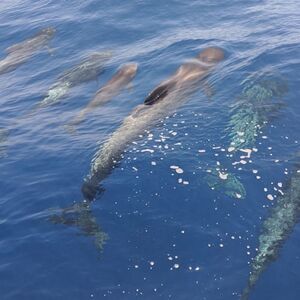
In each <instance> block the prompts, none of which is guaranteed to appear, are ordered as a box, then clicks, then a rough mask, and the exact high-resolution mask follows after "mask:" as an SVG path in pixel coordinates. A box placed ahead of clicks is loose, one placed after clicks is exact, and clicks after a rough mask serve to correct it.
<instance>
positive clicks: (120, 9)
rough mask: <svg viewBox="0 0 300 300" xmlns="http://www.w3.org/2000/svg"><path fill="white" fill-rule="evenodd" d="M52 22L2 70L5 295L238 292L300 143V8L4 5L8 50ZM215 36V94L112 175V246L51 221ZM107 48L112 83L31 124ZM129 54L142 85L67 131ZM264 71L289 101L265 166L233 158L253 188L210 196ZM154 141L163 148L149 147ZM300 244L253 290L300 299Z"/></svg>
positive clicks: (0, 232) (0, 257)
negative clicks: (124, 130) (84, 62)
mask: <svg viewBox="0 0 300 300" xmlns="http://www.w3.org/2000/svg"><path fill="white" fill-rule="evenodd" d="M48 26H52V27H54V28H56V30H57V32H56V34H55V36H54V38H53V39H52V40H51V41H50V42H49V47H50V48H51V51H48V50H47V49H43V50H42V51H39V52H37V54H36V55H35V56H33V57H31V58H30V59H29V60H28V61H27V62H26V63H24V64H22V65H20V66H19V67H18V68H17V69H16V70H14V71H12V72H10V73H6V74H3V75H1V77H0V78H1V80H0V95H1V106H0V115H1V118H0V127H1V128H6V129H7V130H8V131H9V136H8V137H7V140H6V141H3V148H5V149H4V150H3V151H2V149H1V156H2V158H1V159H0V170H1V171H0V189H1V198H0V295H1V296H0V298H1V299H14V300H15V299H22V300H23V299H24V300H27V299H30V300H34V299H39V300H40V299H45V300H48V299H72V300H76V299H80V300H82V299H106V298H107V299H176V300H177V299H179V300H181V299H189V300H191V299H203V300H204V299H205V300H219V299H222V300H223V299H239V294H240V293H241V291H242V290H243V288H244V287H245V286H246V282H247V278H248V275H249V271H250V265H249V262H250V261H251V258H252V257H254V256H255V253H256V251H255V248H256V247H257V244H258V236H259V234H260V232H261V226H262V221H263V219H264V218H265V217H266V216H267V215H268V209H269V208H270V206H271V205H272V204H273V203H275V201H273V202H272V201H269V200H268V199H267V197H266V195H267V194H268V193H266V192H265V191H264V188H267V189H268V191H269V192H270V191H271V194H274V195H275V192H274V191H273V187H274V186H276V184H277V183H278V182H284V181H285V180H287V179H288V178H289V175H290V172H289V170H290V169H291V168H292V163H291V162H290V161H289V159H290V158H291V157H293V156H294V155H295V153H296V152H297V151H298V150H299V143H300V136H299V128H300V127H299V126H300V120H299V117H300V102H299V99H300V91H299V72H300V46H299V43H300V3H299V2H298V1H297V0H292V1H275V0H266V1H241V0H234V1H228V0H224V1H223V0H222V1H217V0H213V1H208V0H205V1H185V2H184V1H138V0H136V1H118V0H116V1H96V0H87V1H79V0H74V1H52V0H47V1H45V0H40V1H32V0H23V1H21V0H4V1H1V3H0V37H1V38H0V41H1V43H0V53H1V58H4V57H5V54H4V51H5V49H6V48H7V47H9V46H11V45H13V44H15V43H18V42H20V41H23V40H24V39H26V38H29V37H30V36H32V35H34V34H35V33H36V32H37V31H39V30H41V29H43V28H45V27H48ZM207 46H218V47H221V48H223V49H224V50H225V54H226V59H225V60H224V62H223V63H222V64H221V65H220V66H219V67H218V69H217V70H216V71H215V72H214V73H213V74H212V76H211V77H210V78H209V80H210V83H211V85H213V89H214V90H215V94H214V95H213V96H212V98H211V99H208V98H207V97H206V96H205V94H203V93H202V91H201V90H199V92H197V93H195V94H194V95H193V96H191V97H190V99H189V101H188V102H187V103H186V104H185V105H183V106H182V107H180V108H179V109H178V110H177V113H176V114H175V115H172V116H170V118H168V119H166V120H164V122H163V123H162V124H160V125H158V126H153V128H151V134H153V139H152V140H148V139H147V137H144V138H141V139H139V140H137V144H136V145H132V146H130V147H129V149H128V150H127V151H126V153H125V154H124V159H123V160H122V161H121V162H120V164H119V165H118V167H117V168H116V169H115V170H114V171H113V172H112V174H111V175H110V176H109V177H108V178H107V179H106V180H104V181H103V183H102V187H103V188H104V189H105V192H104V193H102V194H101V195H100V196H99V197H97V199H96V201H94V202H93V203H92V205H91V211H90V213H91V214H92V216H93V217H94V220H96V222H97V224H98V225H99V227H100V228H101V230H103V231H104V232H105V233H106V234H107V235H108V237H109V238H108V239H107V241H106V244H105V245H104V247H103V249H102V251H100V250H99V249H98V248H97V247H96V246H95V239H94V237H93V236H86V235H84V234H83V232H82V230H81V229H80V228H78V226H66V225H63V224H53V223H51V222H50V221H49V216H51V214H53V211H54V210H55V209H59V208H65V207H70V206H71V205H72V204H73V203H74V202H77V203H80V202H81V200H82V195H81V192H80V187H81V184H82V182H83V178H84V177H85V176H86V175H87V174H88V173H89V170H90V163H91V160H92V158H93V156H94V154H95V152H96V151H97V150H98V149H99V147H100V146H101V144H102V143H103V141H105V140H106V139H108V138H109V135H110V134H111V133H112V132H113V131H114V130H115V129H116V128H117V127H118V126H119V125H120V124H121V122H122V120H123V119H124V118H125V117H126V116H127V115H129V114H130V112H131V110H132V109H133V108H134V107H135V106H136V105H138V104H140V103H142V102H143V100H144V98H145V97H146V95H147V94H148V93H149V92H150V91H151V90H152V89H153V88H154V87H155V86H156V85H157V84H158V83H159V82H160V81H161V80H163V79H165V78H166V77H168V76H169V75H171V74H172V73H173V72H174V71H175V70H176V68H177V67H178V66H179V65H180V64H181V63H183V62H184V61H185V60H186V59H189V58H192V57H194V56H195V55H196V54H197V53H198V52H199V51H201V50H202V49H203V48H205V47H207ZM107 50H110V51H112V54H113V55H112V59H111V60H110V62H109V63H108V65H107V67H106V69H105V72H104V73H103V74H102V75H101V76H99V79H98V80H97V81H91V82H89V83H86V84H82V85H79V86H77V87H75V88H73V89H72V92H71V93H70V94H69V96H68V97H67V98H65V99H64V100H63V101H62V102H61V103H59V104H58V105H55V106H52V107H48V108H47V109H44V110H41V111H39V113H37V114H35V115H34V116H32V117H30V118H24V116H25V114H26V112H28V111H29V110H30V109H31V108H32V107H33V106H34V105H35V104H36V103H37V102H38V101H39V100H41V99H42V97H43V96H44V95H45V93H46V91H47V90H48V88H49V87H50V86H51V85H52V84H53V83H54V82H55V79H56V78H57V77H58V76H59V74H61V73H62V72H64V70H66V69H68V68H70V67H72V66H73V65H74V64H76V63H78V61H80V59H82V58H83V57H85V56H86V55H87V54H89V53H92V52H95V51H107ZM128 61H134V62H137V63H138V64H139V69H138V73H137V75H136V77H135V79H134V81H133V84H132V86H131V87H130V88H129V89H126V90H125V91H124V92H122V93H121V94H120V95H118V96H117V97H115V98H114V99H113V100H112V101H110V102H109V103H107V104H106V105H104V106H103V107H101V108H100V109H98V110H97V111H96V112H95V114H93V115H90V116H89V118H88V120H86V121H85V122H84V123H82V124H81V125H80V126H79V128H78V133H77V134H76V135H71V134H69V133H68V132H66V131H65V129H64V125H65V124H67V123H68V122H69V121H70V120H71V119H72V117H74V116H75V114H76V113H77V112H78V111H79V110H80V109H81V108H82V107H84V106H85V104H86V103H87V102H88V101H89V100H90V99H91V98H92V97H93V95H94V93H95V91H96V90H97V89H98V88H99V87H101V85H102V84H103V83H104V82H105V81H106V80H108V79H109V78H110V77H111V76H112V75H113V74H114V72H115V71H116V69H117V68H118V67H119V66H120V64H123V63H126V62H128ZM264 72H271V73H273V74H280V76H281V77H282V78H283V79H284V80H285V81H286V82H287V85H288V92H287V93H286V94H285V95H284V102H285V105H284V107H283V108H282V109H281V110H280V112H279V113H278V114H276V117H274V118H272V119H271V120H270V122H268V124H267V125H266V126H265V127H264V128H263V130H262V133H261V134H260V136H259V137H258V139H257V142H256V148H257V149H258V151H257V152H256V153H252V157H251V160H252V163H248V164H246V165H243V166H242V170H240V171H239V170H237V168H236V169H234V168H231V169H232V170H235V172H236V173H237V174H238V176H239V178H240V180H241V182H243V184H244V186H245V189H246V191H247V196H246V198H245V199H234V198H231V197H228V196H226V195H225V194H224V193H222V191H215V190H211V189H210V188H209V187H208V186H207V184H206V182H205V180H204V178H205V175H206V170H204V169H205V168H206V166H207V168H215V166H216V163H217V161H219V162H220V163H221V164H225V165H226V164H227V165H228V164H229V165H230V164H231V163H232V162H233V161H234V158H228V157H226V153H227V148H228V145H229V138H228V135H227V134H226V131H224V128H225V127H226V124H227V123H228V120H229V118H230V113H231V109H230V108H231V106H232V105H233V104H234V103H235V102H236V101H237V99H238V97H239V95H241V93H242V91H243V82H244V81H245V80H247V79H248V78H250V77H251V76H252V75H253V74H263V73H264ZM175 132H176V133H175ZM161 136H163V137H165V138H161ZM265 136H266V137H267V138H263V137H265ZM298 141H299V143H298ZM146 142H147V144H146V145H144V144H145V143H146ZM4 144H5V145H4ZM217 147H220V148H217ZM270 147H271V148H270ZM146 148H151V149H154V150H155V151H154V152H153V153H149V152H143V151H141V150H143V149H146ZM222 148H224V149H225V150H226V151H225V152H222V150H221V149H222ZM201 149H205V150H206V152H203V153H199V152H198V150H201ZM2 152H4V153H2ZM276 159H278V162H276V163H275V162H274V160H276ZM172 165H176V166H180V168H182V169H183V170H184V173H183V174H177V173H176V172H174V170H172V169H171V168H170V166H172ZM203 166H205V167H203ZM200 168H202V169H200ZM285 169H288V172H285ZM252 170H258V173H259V175H260V176H261V178H260V179H257V178H256V176H255V174H253V171H252ZM179 178H182V179H183V180H184V181H188V183H189V184H186V185H183V184H180V183H178V179H179ZM299 246H300V227H299V225H297V226H296V227H295V230H294V232H293V234H292V235H291V236H290V238H289V239H288V240H287V241H286V243H285V244H284V246H283V248H282V250H281V251H280V256H279V258H278V259H277V260H276V261H275V262H274V263H273V264H271V265H270V267H269V268H268V269H267V270H266V271H265V272H264V273H263V275H262V276H261V278H260V280H259V282H258V284H257V286H256V287H255V289H254V290H253V292H252V294H251V297H250V299H256V300H260V299H266V298H268V299H273V300H281V299H287V300H297V299H299V298H300V285H299V283H300V281H299V278H300V271H299V270H300V256H299Z"/></svg>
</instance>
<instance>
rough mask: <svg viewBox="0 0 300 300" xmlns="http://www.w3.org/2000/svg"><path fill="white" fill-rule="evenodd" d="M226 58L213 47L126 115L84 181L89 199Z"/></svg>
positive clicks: (95, 158)
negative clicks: (136, 142)
mask: <svg viewBox="0 0 300 300" xmlns="http://www.w3.org/2000/svg"><path fill="white" fill-rule="evenodd" d="M223 59H224V51H223V50H222V49H220V48H216V47H209V48H206V49H204V50H203V51H202V52H200V53H199V55H198V56H197V57H196V58H195V59H193V60H190V61H188V62H186V63H184V64H183V65H182V66H180V67H179V68H178V70H177V71H176V72H175V74H173V75H172V76H171V77H170V78H169V79H167V80H165V81H163V82H162V83H161V84H159V86H158V87H157V88H155V89H154V90H153V91H152V92H151V93H150V94H149V95H148V97H147V98H146V99H145V101H144V104H141V105H138V106H137V107H136V108H135V109H134V110H133V112H132V113H131V114H130V115H129V116H128V117H126V118H125V120H124V121H123V123H122V125H121V126H120V127H119V128H118V129H117V130H116V131H115V132H114V133H113V134H112V135H111V137H110V138H109V139H108V141H107V142H106V143H104V144H103V146H102V147H101V148H100V149H99V151H98V152H97V153H96V154H95V156H94V159H93V160H92V164H91V170H90V173H89V175H88V176H87V177H86V178H85V180H84V183H83V185H82V189H81V190H82V193H83V196H84V199H85V200H88V201H91V200H93V199H94V198H95V196H96V194H97V191H98V185H99V183H100V182H101V181H102V180H103V179H104V178H106V177H107V176H108V175H109V174H110V172H111V171H112V169H113V168H114V167H115V166H116V164H117V163H118V162H119V161H120V159H121V156H122V153H123V152H124V150H126V148H127V147H128V146H129V144H130V143H132V142H133V141H134V140H136V139H138V138H139V135H141V134H143V133H144V131H145V130H147V129H149V128H151V127H152V126H154V125H155V124H156V123H158V122H159V121H160V120H162V119H163V118H164V117H166V116H169V115H170V114H172V112H174V111H175V110H176V109H177V108H178V107H180V106H181V105H182V104H184V103H185V102H186V101H187V98H188V97H187V96H188V95H189V94H190V93H192V92H194V91H195V90H196V89H197V88H198V87H199V84H201V82H203V80H204V79H205V78H206V76H207V75H208V74H209V73H211V72H212V70H213V68H214V67H215V66H216V65H217V64H218V63H220V62H221V61H222V60H223Z"/></svg>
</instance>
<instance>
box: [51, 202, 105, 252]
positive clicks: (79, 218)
mask: <svg viewBox="0 0 300 300" xmlns="http://www.w3.org/2000/svg"><path fill="white" fill-rule="evenodd" d="M48 221H49V222H51V223H52V224H58V225H66V226H72V227H77V228H78V229H79V230H80V231H79V234H80V235H84V236H90V237H93V238H94V243H95V246H96V248H97V249H98V250H99V251H100V252H102V250H103V247H104V245H105V244H106V241H107V240H108V238H109V237H108V235H107V234H106V233H105V232H104V231H103V229H102V228H101V227H100V225H99V224H98V222H97V219H96V217H95V216H94V215H93V214H92V211H91V208H90V205H89V203H87V202H79V203H74V204H73V205H72V206H70V207H66V208H62V209H51V215H50V216H49V217H48Z"/></svg>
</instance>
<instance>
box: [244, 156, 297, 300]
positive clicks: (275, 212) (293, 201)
mask: <svg viewBox="0 0 300 300" xmlns="http://www.w3.org/2000/svg"><path fill="white" fill-rule="evenodd" d="M296 159H297V162H296V166H295V170H294V174H293V175H292V176H291V177H290V179H289V181H288V182H286V185H285V187H284V189H283V192H282V193H281V195H280V196H279V197H278V200H277V203H276V204H275V206H274V207H273V208H272V209H271V212H270V215H269V217H268V218H267V219H266V220H265V221H264V223H263V230H262V234H261V235H260V236H259V245H258V252H257V255H256V256H255V257H254V259H253V261H252V263H251V272H250V276H249V278H248V284H247V286H246V288H245V289H244V291H243V293H242V296H241V300H248V299H249V295H250V292H251V291H252V289H253V288H254V286H255V284H256V282H257V281H258V280H259V278H260V276H261V274H262V273H263V272H264V271H265V269H266V268H267V267H268V266H269V265H270V264H271V263H272V262H273V261H275V260H276V259H277V258H278V255H279V252H280V249H281V248H282V245H283V243H284V242H285V240H286V239H287V238H288V237H289V236H290V235H291V233H292V232H293V230H294V228H295V226H296V224H297V223H298V222H299V221H300V171H299V170H300V153H299V154H298V156H297V157H296Z"/></svg>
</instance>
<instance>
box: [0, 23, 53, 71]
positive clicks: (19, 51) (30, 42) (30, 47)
mask: <svg viewBox="0 0 300 300" xmlns="http://www.w3.org/2000/svg"><path fill="white" fill-rule="evenodd" d="M54 33H55V29H54V28H52V27H49V28H45V29H43V30H41V31H40V32H39V33H37V34H36V35H35V36H33V37H31V38H29V39H27V40H25V41H23V42H21V43H18V44H15V45H13V46H11V47H9V48H7V49H6V53H7V56H6V57H5V58H4V59H2V60H0V74H4V73H7V72H10V71H13V70H15V69H16V68H17V67H18V66H19V65H21V64H23V63H24V62H26V61H27V60H28V59H29V58H30V57H32V56H33V55H34V54H35V53H36V51H37V50H39V49H40V48H42V47H43V46H45V45H46V44H47V42H48V41H49V40H50V39H51V38H52V37H53V35H54Z"/></svg>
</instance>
